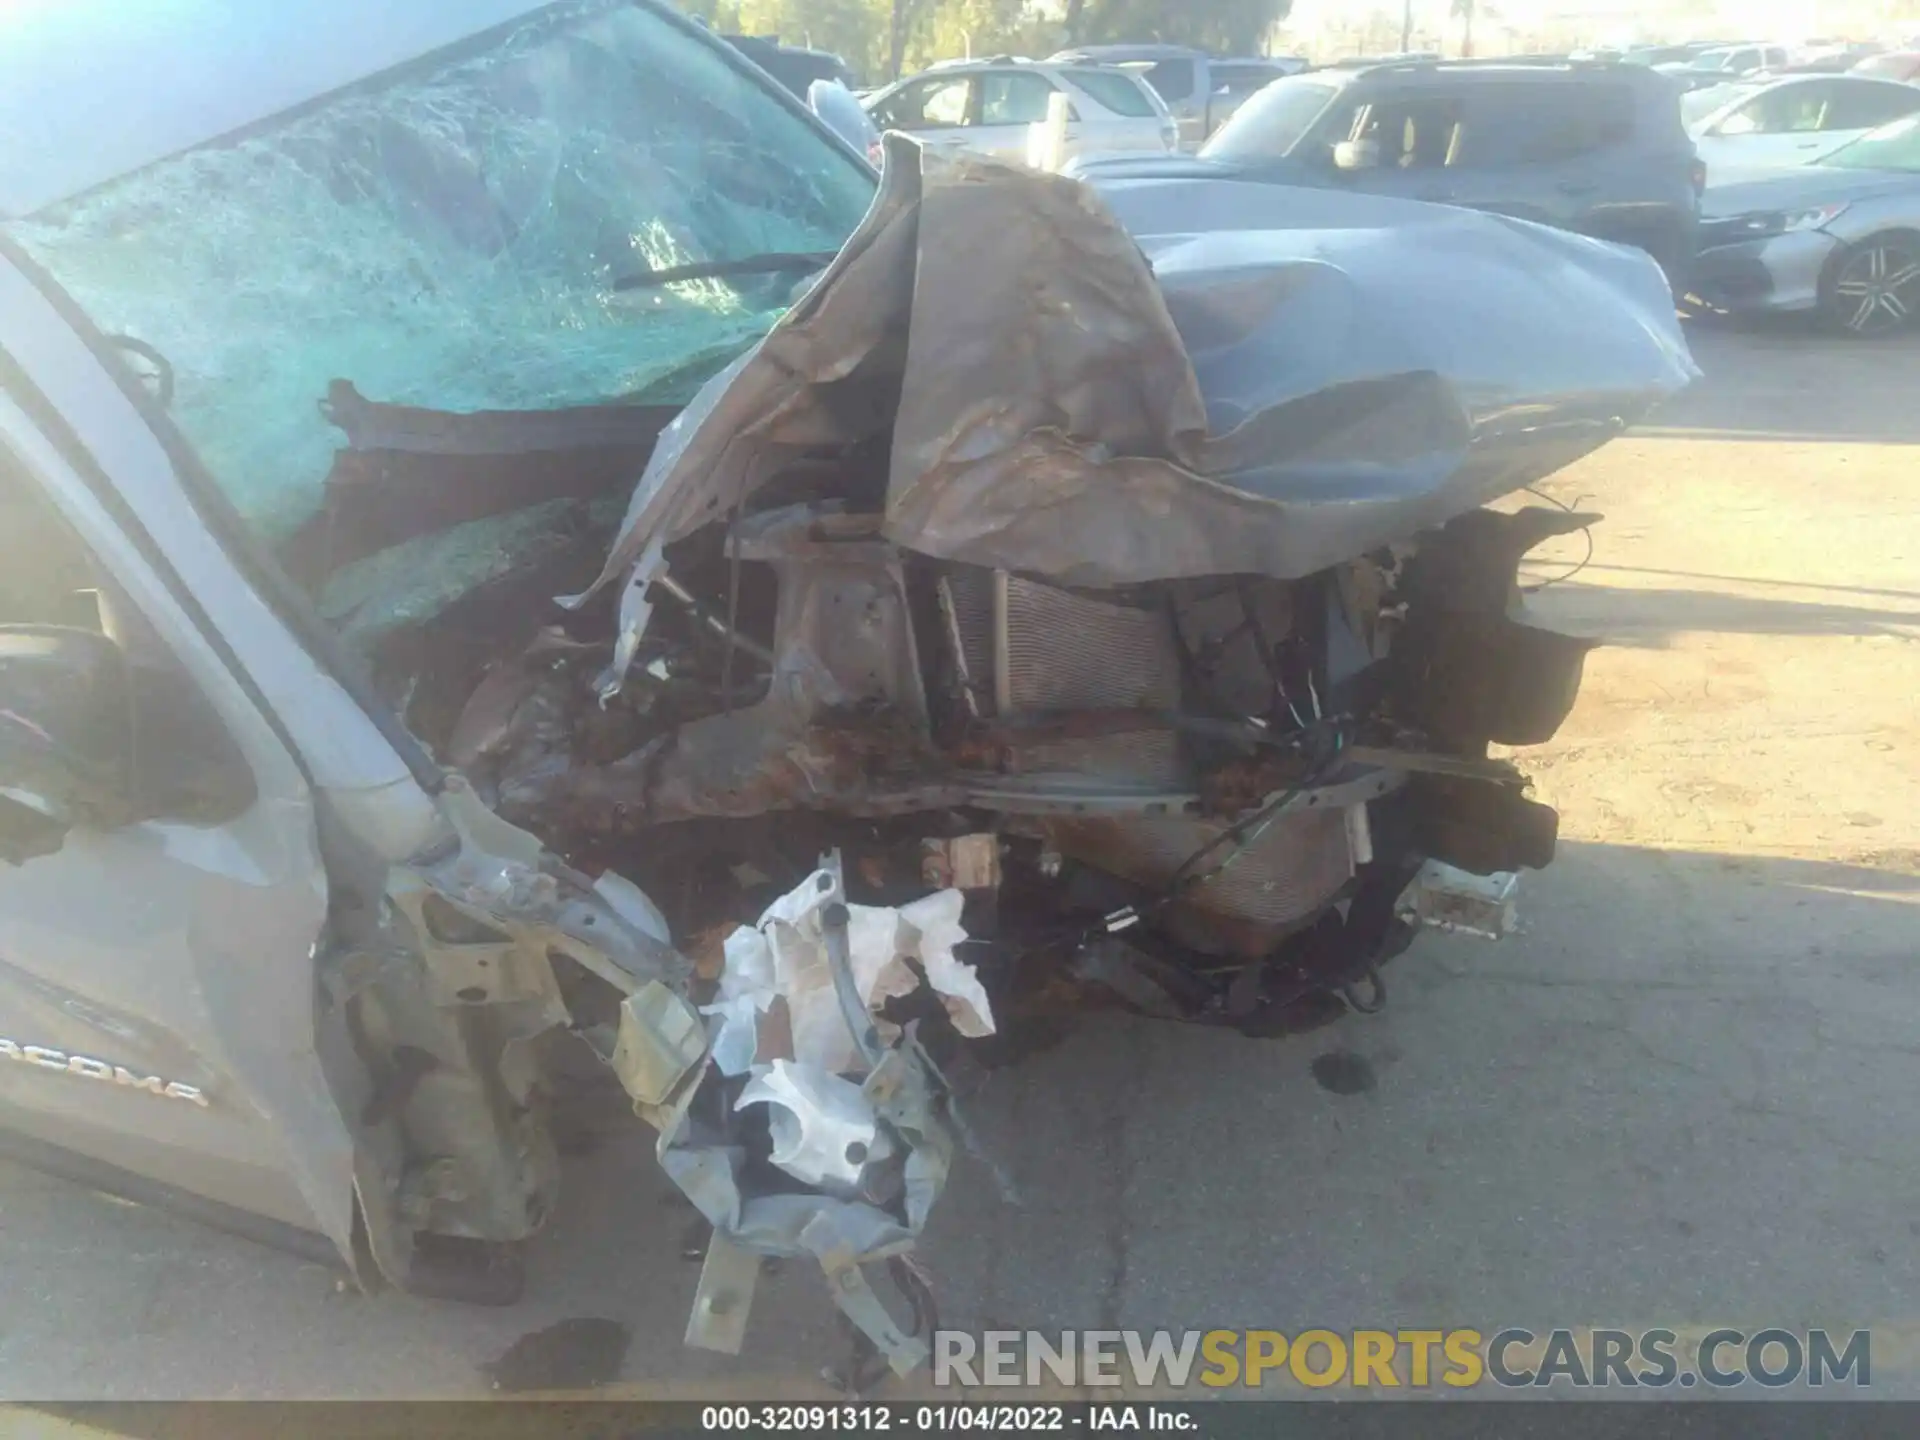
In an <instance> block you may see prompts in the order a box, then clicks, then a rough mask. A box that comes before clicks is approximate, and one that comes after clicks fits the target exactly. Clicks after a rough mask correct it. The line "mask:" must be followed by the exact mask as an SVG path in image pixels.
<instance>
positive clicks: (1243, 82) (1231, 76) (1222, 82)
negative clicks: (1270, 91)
mask: <svg viewBox="0 0 1920 1440" xmlns="http://www.w3.org/2000/svg"><path fill="white" fill-rule="evenodd" d="M1279 78H1280V72H1279V71H1278V70H1276V69H1274V68H1273V67H1272V66H1271V65H1215V66H1214V67H1213V93H1214V94H1216V95H1220V94H1226V95H1251V94H1253V93H1254V92H1255V91H1256V90H1264V89H1265V88H1266V87H1267V86H1269V85H1271V84H1272V83H1273V82H1274V81H1276V80H1278V79H1279Z"/></svg>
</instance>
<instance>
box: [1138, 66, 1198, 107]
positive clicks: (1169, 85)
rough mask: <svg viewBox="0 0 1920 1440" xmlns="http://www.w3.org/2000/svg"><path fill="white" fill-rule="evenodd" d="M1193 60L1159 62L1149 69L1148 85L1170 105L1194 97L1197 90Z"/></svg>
mask: <svg viewBox="0 0 1920 1440" xmlns="http://www.w3.org/2000/svg"><path fill="white" fill-rule="evenodd" d="M1193 72H1194V63H1193V61H1191V60H1158V61H1155V62H1154V63H1153V64H1151V65H1149V66H1148V67H1147V83H1148V84H1149V85H1151V86H1153V88H1154V89H1156V90H1158V91H1159V92H1160V98H1161V99H1162V100H1165V101H1166V102H1167V103H1168V104H1170V105H1171V104H1173V103H1174V102H1176V101H1180V100H1186V99H1189V98H1191V97H1192V95H1193V92H1194V90H1195V88H1196V86H1195V82H1194V74H1193Z"/></svg>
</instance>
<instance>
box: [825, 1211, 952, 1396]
mask: <svg viewBox="0 0 1920 1440" xmlns="http://www.w3.org/2000/svg"><path fill="white" fill-rule="evenodd" d="M812 1228H813V1227H811V1226H809V1227H808V1229H809V1230H811V1229H812ZM806 1238H807V1236H806V1232H802V1234H801V1239H802V1240H803V1241H804V1240H805V1239H806ZM820 1265H821V1268H822V1269H823V1270H825V1271H826V1273H827V1290H828V1293H830V1294H831V1295H832V1296H833V1303H834V1304H835V1305H836V1306H838V1307H839V1309H840V1313H841V1314H842V1315H845V1316H846V1317H847V1319H849V1320H850V1321H852V1322H853V1324H854V1327H855V1328H856V1329H858V1330H859V1332H860V1333H861V1334H862V1335H864V1336H866V1337H867V1339H868V1340H870V1341H872V1342H873V1345H874V1348H875V1349H877V1350H878V1351H879V1352H880V1353H881V1355H883V1356H885V1357H886V1361H887V1364H888V1366H889V1367H890V1368H891V1369H892V1370H893V1373H894V1374H896V1375H902V1376H904V1375H911V1374H912V1373H913V1372H914V1371H915V1370H916V1369H918V1368H919V1367H920V1366H922V1365H924V1364H926V1362H927V1357H928V1354H929V1351H928V1349H927V1343H926V1341H924V1340H921V1339H920V1338H919V1337H918V1336H914V1335H909V1334H907V1332H906V1331H904V1330H902V1329H901V1328H900V1326H899V1324H898V1323H897V1322H896V1321H895V1320H894V1318H893V1316H891V1315H889V1314H888V1313H887V1307H886V1306H884V1305H882V1304H881V1303H880V1297H879V1296H878V1295H876V1294H874V1293H873V1286H872V1285H870V1284H869V1283H868V1282H867V1276H866V1272H865V1271H864V1270H862V1269H861V1268H860V1262H859V1261H858V1260H856V1259H855V1258H854V1257H853V1256H852V1255H850V1254H848V1253H847V1252H846V1251H844V1250H838V1249H836V1250H830V1251H828V1252H827V1253H825V1254H823V1255H821V1256H820Z"/></svg>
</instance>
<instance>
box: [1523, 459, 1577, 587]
mask: <svg viewBox="0 0 1920 1440" xmlns="http://www.w3.org/2000/svg"><path fill="white" fill-rule="evenodd" d="M1520 488H1521V489H1522V490H1525V491H1526V492H1527V493H1528V494H1529V495H1537V496H1539V497H1540V498H1541V499H1542V500H1544V501H1546V502H1547V503H1548V504H1549V505H1557V506H1559V507H1560V509H1562V510H1564V511H1565V512H1566V513H1567V514H1569V515H1571V514H1573V512H1574V511H1575V510H1577V509H1579V508H1580V502H1581V501H1582V500H1585V499H1586V498H1587V497H1586V496H1584V495H1578V496H1575V497H1574V502H1573V504H1571V505H1569V504H1567V502H1566V501H1564V500H1558V499H1555V498H1554V497H1553V496H1551V495H1549V494H1547V492H1546V491H1544V490H1540V489H1537V488H1535V487H1534V486H1532V485H1522V486H1521V487H1520ZM1580 534H1581V535H1582V536H1583V537H1584V538H1585V540H1586V542H1587V553H1586V554H1584V555H1582V556H1581V557H1580V560H1579V563H1577V564H1576V565H1575V566H1574V567H1573V568H1572V569H1571V570H1569V571H1567V573H1566V574H1564V575H1554V576H1551V577H1549V578H1548V579H1545V580H1542V581H1541V582H1540V583H1539V584H1538V585H1523V586H1521V587H1520V590H1521V593H1522V594H1523V595H1536V594H1538V593H1539V592H1540V591H1542V590H1544V589H1546V588H1547V587H1548V586H1549V585H1558V584H1560V583H1562V582H1563V581H1566V580H1571V579H1573V577H1574V576H1576V575H1578V574H1579V573H1580V572H1581V571H1582V570H1584V569H1586V568H1587V566H1588V565H1590V564H1591V563H1592V562H1593V526H1591V525H1582V526H1581V527H1580Z"/></svg>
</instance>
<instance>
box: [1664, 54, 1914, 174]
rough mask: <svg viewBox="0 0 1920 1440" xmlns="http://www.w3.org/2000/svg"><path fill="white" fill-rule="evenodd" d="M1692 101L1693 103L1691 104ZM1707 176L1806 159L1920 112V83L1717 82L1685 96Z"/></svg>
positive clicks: (1821, 79) (1800, 78) (1845, 78)
mask: <svg viewBox="0 0 1920 1440" xmlns="http://www.w3.org/2000/svg"><path fill="white" fill-rule="evenodd" d="M1689 102H1690V103H1689ZM1681 103H1682V107H1683V111H1690V112H1691V113H1689V114H1687V117H1686V118H1687V133H1688V134H1689V135H1691V136H1692V137H1693V143H1694V147H1695V148H1696V149H1697V150H1698V151H1699V153H1700V158H1701V159H1702V160H1704V161H1705V162H1706V164H1707V173H1708V174H1709V175H1719V174H1725V173H1727V172H1730V171H1735V172H1737V171H1747V170H1766V169H1776V168H1778V167H1779V166H1782V165H1804V164H1806V163H1807V162H1808V161H1811V160H1817V159H1819V158H1820V157H1821V156H1822V155H1827V154H1831V153H1832V152H1833V151H1835V150H1837V149H1839V148H1840V146H1842V145H1845V144H1846V143H1847V142H1848V141H1850V140H1857V139H1858V138H1859V137H1860V136H1862V135H1864V134H1865V133H1866V132H1867V131H1869V130H1872V129H1875V128H1877V127H1878V126H1881V125H1885V124H1887V123H1888V122H1889V121H1892V120H1898V119H1900V118H1901V117H1903V116H1906V115H1911V114H1913V113H1914V112H1916V111H1920V85H1909V84H1907V83H1905V82H1904V81H1899V80H1876V79H1873V78H1871V77H1869V76H1865V75H1796V76H1790V77H1787V78H1785V79H1780V80H1772V81H1767V82H1765V83H1763V84H1758V85H1742V84H1732V85H1724V86H1715V87H1714V88H1713V89H1711V90H1702V91H1699V92H1697V93H1696V94H1694V95H1689V96H1687V97H1685V99H1684V100H1683V101H1682V102H1681Z"/></svg>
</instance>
